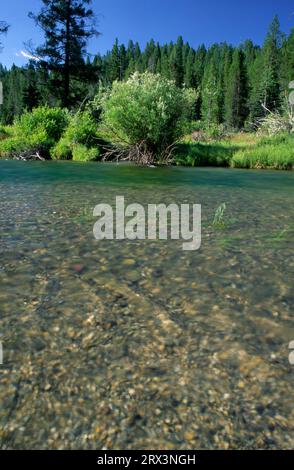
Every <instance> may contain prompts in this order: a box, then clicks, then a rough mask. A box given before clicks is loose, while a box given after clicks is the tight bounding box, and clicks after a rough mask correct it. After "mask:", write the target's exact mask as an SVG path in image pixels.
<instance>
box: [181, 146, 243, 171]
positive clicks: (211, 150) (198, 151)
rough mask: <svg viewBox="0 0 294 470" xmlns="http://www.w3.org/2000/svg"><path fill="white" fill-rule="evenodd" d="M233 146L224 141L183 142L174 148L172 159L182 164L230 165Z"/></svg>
mask: <svg viewBox="0 0 294 470" xmlns="http://www.w3.org/2000/svg"><path fill="white" fill-rule="evenodd" d="M233 153H234V147H233V146H231V145H229V144H227V143H226V142H214V143H204V142H198V143H183V144H179V145H177V147H176V150H175V157H174V161H175V163H176V164H177V165H184V166H224V167H227V166H230V160H231V157H232V155H233Z"/></svg>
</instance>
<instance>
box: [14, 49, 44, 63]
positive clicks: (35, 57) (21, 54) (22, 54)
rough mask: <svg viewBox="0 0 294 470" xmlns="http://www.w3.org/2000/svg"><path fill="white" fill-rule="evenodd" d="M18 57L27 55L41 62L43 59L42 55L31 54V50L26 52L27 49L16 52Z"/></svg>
mask: <svg viewBox="0 0 294 470" xmlns="http://www.w3.org/2000/svg"><path fill="white" fill-rule="evenodd" d="M15 55H16V56H17V57H21V56H22V57H25V58H26V59H30V60H36V61H37V62H39V61H40V60H41V59H40V57H37V56H34V55H32V54H30V53H29V52H26V51H20V52H16V54H15Z"/></svg>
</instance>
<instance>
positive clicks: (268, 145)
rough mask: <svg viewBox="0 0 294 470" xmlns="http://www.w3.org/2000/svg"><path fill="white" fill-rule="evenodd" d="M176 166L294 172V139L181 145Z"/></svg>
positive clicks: (247, 137)
mask: <svg viewBox="0 0 294 470" xmlns="http://www.w3.org/2000/svg"><path fill="white" fill-rule="evenodd" d="M175 163H176V164H177V165H185V166H224V167H229V166H230V167H233V168H256V169H261V168H272V169H277V170H293V169H294V135H289V134H282V135H277V136H274V137H260V136H257V135H256V134H242V133H240V134H235V135H232V136H231V137H230V138H228V139H226V140H223V141H219V142H201V143H200V142H197V143H196V142H191V141H186V142H183V143H181V144H180V145H178V147H177V149H176V155H175Z"/></svg>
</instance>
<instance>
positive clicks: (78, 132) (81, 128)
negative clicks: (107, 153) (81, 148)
mask: <svg viewBox="0 0 294 470" xmlns="http://www.w3.org/2000/svg"><path fill="white" fill-rule="evenodd" d="M63 137H64V138H65V139H66V140H67V142H68V143H69V144H70V145H73V144H84V145H87V146H88V147H91V146H92V145H95V143H96V141H97V124H96V122H95V121H94V119H93V117H92V116H91V114H90V112H88V111H81V112H78V113H77V114H75V115H74V116H72V117H71V119H70V121H69V125H68V127H67V129H66V131H65V133H64V136H63Z"/></svg>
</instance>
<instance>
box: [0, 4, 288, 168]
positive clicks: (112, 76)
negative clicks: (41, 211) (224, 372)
mask: <svg viewBox="0 0 294 470" xmlns="http://www.w3.org/2000/svg"><path fill="white" fill-rule="evenodd" d="M90 3H91V2H89V1H85V2H80V1H79V2H78V1H77V0H70V1H67V2H65V1H64V0H53V1H51V2H50V3H48V2H45V1H44V2H43V8H42V9H41V12H40V13H39V14H32V13H31V14H30V16H31V18H32V19H34V21H35V22H36V25H37V26H39V27H41V28H42V30H43V31H44V43H43V44H41V45H40V46H39V47H37V48H36V49H35V50H31V51H30V56H31V57H32V60H30V61H29V64H28V65H27V66H25V67H21V68H19V67H16V66H13V67H12V68H11V69H10V70H7V69H6V68H5V67H3V66H1V65H0V80H1V81H2V82H3V89H4V102H3V105H2V106H1V109H0V157H2V158H10V157H14V158H25V157H26V156H28V155H30V156H37V158H41V159H42V158H44V159H49V158H51V159H62V160H71V159H72V160H76V161H88V160H90V161H93V160H113V159H116V160H117V159H123V160H131V161H135V162H136V163H140V164H155V163H172V164H177V165H186V166H199V165H211V166H212V165H213V166H215V165H217V166H230V167H241V168H275V169H293V166H294V155H293V153H294V152H293V148H294V146H293V130H294V117H293V116H294V112H293V101H294V100H293V99H292V100H289V95H290V93H291V90H292V89H293V88H294V83H293V81H292V82H291V80H293V79H294V29H293V30H292V32H291V33H290V34H289V35H288V36H286V35H285V34H283V33H282V32H281V31H280V25H279V20H278V18H277V17H275V18H274V20H273V22H272V24H271V25H270V27H269V30H268V34H267V36H266V38H265V41H264V44H263V45H262V46H261V47H260V46H256V45H255V44H253V42H252V41H250V40H247V41H245V42H244V43H242V44H241V45H240V46H239V47H233V46H231V45H229V44H226V43H221V44H213V45H212V46H211V47H209V48H206V47H205V46H204V45H200V46H199V47H198V48H196V49H194V48H193V47H191V46H190V45H189V44H188V43H185V42H184V40H183V38H182V37H179V38H178V40H177V42H176V43H170V44H166V45H159V44H158V43H155V42H154V41H153V40H151V41H150V42H149V43H148V44H147V45H146V48H145V49H144V50H141V48H140V46H139V44H137V43H133V42H132V41H130V42H129V44H128V45H127V46H125V45H123V44H119V43H118V41H117V40H116V41H115V44H114V46H113V48H112V50H111V51H110V52H109V53H107V54H106V55H104V56H101V55H99V54H97V55H96V56H95V57H94V58H92V59H91V58H90V57H89V56H88V55H87V49H86V46H87V40H88V39H89V38H91V37H93V36H95V35H96V36H97V35H98V34H99V33H98V31H97V30H96V27H95V23H94V15H93V12H92V10H91V9H90V8H89V4H90ZM81 4H83V5H82V6H81ZM0 24H1V23H0ZM7 30H8V25H6V24H4V23H3V24H2V28H0V32H1V31H2V32H3V33H6V32H7ZM65 32H67V34H64V33H65ZM73 32H74V34H73ZM292 94H293V93H292Z"/></svg>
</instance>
